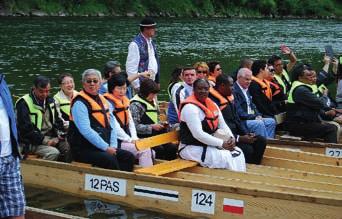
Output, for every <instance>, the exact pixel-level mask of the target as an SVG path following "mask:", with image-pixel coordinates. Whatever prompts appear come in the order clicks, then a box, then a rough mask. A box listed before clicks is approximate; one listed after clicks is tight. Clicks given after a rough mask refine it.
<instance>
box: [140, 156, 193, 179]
mask: <svg viewBox="0 0 342 219" xmlns="http://www.w3.org/2000/svg"><path fill="white" fill-rule="evenodd" d="M194 166H197V162H195V161H190V160H183V159H175V160H171V161H165V162H163V163H159V164H156V165H153V166H151V167H146V168H140V169H137V170H135V171H134V172H135V173H141V174H147V175H153V176H161V175H164V174H167V173H171V172H175V171H178V170H182V169H185V168H189V167H194Z"/></svg>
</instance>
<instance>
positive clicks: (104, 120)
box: [70, 90, 110, 127]
mask: <svg viewBox="0 0 342 219" xmlns="http://www.w3.org/2000/svg"><path fill="white" fill-rule="evenodd" d="M77 97H81V98H83V99H84V100H85V101H87V103H88V104H89V106H90V109H88V110H89V111H90V112H89V113H90V114H91V115H92V117H93V118H94V119H95V120H96V121H97V122H98V123H99V124H101V125H102V127H108V126H109V121H110V113H109V105H108V102H107V100H106V99H105V98H104V97H103V96H102V95H100V94H99V98H100V100H101V102H102V105H103V107H104V109H103V108H102V106H100V105H99V104H98V103H97V102H96V101H95V100H94V99H93V98H91V97H90V96H89V95H88V94H86V93H85V92H84V91H83V90H82V91H80V92H79V93H78V94H77V95H76V96H75V98H74V99H73V101H72V103H71V105H73V103H74V100H77ZM70 120H71V121H73V118H72V114H71V113H70Z"/></svg>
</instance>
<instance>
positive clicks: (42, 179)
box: [22, 162, 341, 218]
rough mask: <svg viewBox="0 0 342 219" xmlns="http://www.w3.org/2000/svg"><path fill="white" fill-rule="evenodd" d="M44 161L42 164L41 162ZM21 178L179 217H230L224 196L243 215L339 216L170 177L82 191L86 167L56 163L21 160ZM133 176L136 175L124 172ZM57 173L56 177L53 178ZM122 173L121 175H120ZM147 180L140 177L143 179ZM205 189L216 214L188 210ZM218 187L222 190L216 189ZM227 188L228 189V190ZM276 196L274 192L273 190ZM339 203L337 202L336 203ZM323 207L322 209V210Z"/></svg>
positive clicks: (327, 209) (314, 206)
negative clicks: (153, 191)
mask: <svg viewBox="0 0 342 219" xmlns="http://www.w3.org/2000/svg"><path fill="white" fill-rule="evenodd" d="M42 164H43V163H42ZM22 168H23V176H24V181H25V182H26V183H27V184H32V185H38V186H41V187H46V188H50V189H56V190H59V191H64V192H66V193H70V194H74V195H77V196H81V197H90V196H91V197H97V198H100V199H102V200H107V201H113V202H117V203H122V204H124V205H130V206H134V207H137V208H141V209H150V210H156V211H160V212H166V213H170V214H176V215H180V216H188V217H196V216H202V217H203V216H205V217H208V218H209V217H211V218H226V217H229V216H233V215H232V214H231V213H226V212H223V210H222V208H223V205H222V204H223V199H224V198H229V199H235V200H242V201H243V202H244V214H243V216H244V218H275V217H277V218H289V217H294V218H313V217H317V218H338V217H340V212H341V205H338V206H332V205H325V204H318V203H313V202H314V201H315V200H316V198H309V200H310V199H311V201H312V202H309V201H305V202H302V201H294V200H285V199H280V198H282V197H283V196H284V194H278V198H270V197H265V196H259V195H258V194H259V193H260V194H261V195H263V192H262V191H261V192H258V191H255V193H254V195H246V194H239V189H225V188H226V186H218V187H217V188H216V185H211V184H208V185H204V184H203V183H202V186H199V185H201V183H197V182H183V183H180V182H181V180H176V179H175V180H173V179H168V178H165V179H163V177H147V176H144V177H136V179H133V178H132V177H131V178H129V179H127V178H126V180H127V196H126V197H122V196H116V195H110V194H106V193H97V192H91V191H85V190H84V175H85V172H84V170H86V169H87V168H79V171H77V172H76V173H75V170H72V168H71V169H67V168H64V169H63V168H57V166H56V165H55V166H53V165H52V166H49V165H47V166H37V165H34V164H32V163H31V164H30V163H28V162H24V163H23V164H22ZM93 171H94V174H95V172H97V174H98V175H110V176H111V177H117V178H119V177H118V176H117V174H116V173H117V172H118V171H100V170H93ZM127 175H135V174H127ZM56 176H58V177H56ZM122 176H123V175H122ZM144 178H145V179H150V180H149V181H147V180H142V179H144ZM135 185H140V186H147V187H152V188H159V189H165V190H172V191H177V192H178V194H179V197H178V201H168V200H162V199H155V198H148V197H143V196H136V195H134V191H133V188H134V186H135ZM194 188H196V189H200V190H208V191H211V192H215V193H216V200H215V202H216V203H215V215H214V216H212V215H209V214H200V213H196V212H192V211H191V206H190V203H191V194H192V189H194ZM219 190H221V191H222V192H219ZM228 191H230V192H228ZM275 194H276V195H277V193H275ZM290 197H293V198H294V197H295V195H287V198H290ZM338 203H340V202H338ZM322 209H324V211H322Z"/></svg>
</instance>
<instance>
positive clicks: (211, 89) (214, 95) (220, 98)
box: [209, 87, 228, 111]
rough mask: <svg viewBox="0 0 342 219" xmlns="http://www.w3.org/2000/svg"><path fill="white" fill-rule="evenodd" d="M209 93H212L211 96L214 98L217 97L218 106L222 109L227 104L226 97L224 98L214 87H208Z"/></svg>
mask: <svg viewBox="0 0 342 219" xmlns="http://www.w3.org/2000/svg"><path fill="white" fill-rule="evenodd" d="M209 93H210V94H211V95H213V97H215V98H216V99H218V100H219V101H220V105H219V108H220V110H221V111H222V110H223V109H224V108H226V107H227V105H228V100H227V99H226V98H224V97H223V96H222V95H221V94H220V93H219V92H218V91H217V90H215V89H214V88H212V87H210V88H209Z"/></svg>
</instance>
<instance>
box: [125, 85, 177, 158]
mask: <svg viewBox="0 0 342 219" xmlns="http://www.w3.org/2000/svg"><path fill="white" fill-rule="evenodd" d="M158 92H159V87H158V84H157V83H156V82H155V81H153V80H151V79H145V80H143V81H142V82H141V83H140V89H139V93H138V94H136V95H135V96H134V97H133V98H132V99H131V104H130V111H131V113H132V117H133V121H134V124H135V127H136V130H137V133H138V137H139V138H147V137H151V136H154V135H158V134H161V133H164V132H166V131H168V126H167V125H164V124H161V123H160V122H159V118H158V117H159V116H158V114H159V112H158V103H157V101H156V95H157V93H158ZM153 150H154V151H155V152H156V158H157V159H163V160H173V159H175V158H176V157H177V155H176V153H177V145H175V144H165V145H162V146H158V147H154V148H153Z"/></svg>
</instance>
